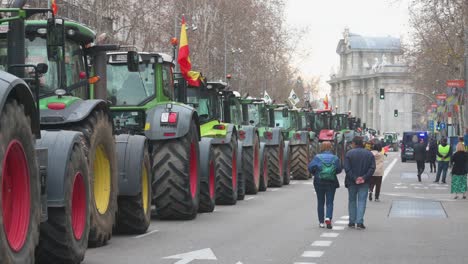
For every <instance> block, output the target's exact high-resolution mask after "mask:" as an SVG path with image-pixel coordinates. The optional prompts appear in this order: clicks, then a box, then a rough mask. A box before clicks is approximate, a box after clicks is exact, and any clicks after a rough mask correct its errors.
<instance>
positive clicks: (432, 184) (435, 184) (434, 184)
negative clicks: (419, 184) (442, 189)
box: [429, 183, 439, 186]
mask: <svg viewBox="0 0 468 264" xmlns="http://www.w3.org/2000/svg"><path fill="white" fill-rule="evenodd" d="M429 186H439V184H437V183H431V184H429Z"/></svg>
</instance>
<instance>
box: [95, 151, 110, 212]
mask: <svg viewBox="0 0 468 264" xmlns="http://www.w3.org/2000/svg"><path fill="white" fill-rule="evenodd" d="M110 193H111V171H110V162H109V158H108V157H107V155H106V152H105V151H104V146H103V145H99V146H98V147H97V149H96V158H95V160H94V201H95V203H96V207H97V210H98V212H99V213H100V214H105V213H106V211H107V208H108V207H109V200H110Z"/></svg>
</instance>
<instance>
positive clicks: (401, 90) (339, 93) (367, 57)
mask: <svg viewBox="0 0 468 264" xmlns="http://www.w3.org/2000/svg"><path fill="white" fill-rule="evenodd" d="M336 52H337V53H338V55H339V56H340V66H339V69H338V70H337V72H332V73H331V75H330V80H329V81H328V83H329V84H330V86H331V93H330V101H331V102H332V104H333V106H334V107H338V108H337V112H339V113H348V112H351V115H353V116H357V117H359V118H361V122H362V123H366V126H367V127H368V128H373V129H376V130H378V131H379V132H380V133H383V132H390V131H395V132H399V133H400V134H402V132H403V131H410V130H412V123H413V110H412V109H413V96H412V95H411V94H408V93H406V92H408V91H412V90H413V87H412V82H411V79H410V76H409V72H408V66H407V65H406V64H405V63H404V62H403V60H402V54H403V51H402V48H401V42H400V39H398V38H394V37H364V36H361V35H357V34H352V33H350V32H349V29H345V32H344V34H343V39H341V40H340V41H339V42H338V47H337V49H336ZM380 89H384V90H385V99H384V100H381V99H380ZM395 110H398V116H397V117H395V116H394V111H395Z"/></svg>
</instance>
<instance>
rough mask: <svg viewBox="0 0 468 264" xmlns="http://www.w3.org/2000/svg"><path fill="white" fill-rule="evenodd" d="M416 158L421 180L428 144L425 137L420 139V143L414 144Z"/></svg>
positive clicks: (419, 179)
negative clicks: (425, 142) (425, 143)
mask: <svg viewBox="0 0 468 264" xmlns="http://www.w3.org/2000/svg"><path fill="white" fill-rule="evenodd" d="M413 150H414V160H415V161H416V165H417V167H418V181H421V174H422V173H423V172H424V168H425V164H424V163H426V146H425V145H424V139H422V138H421V139H420V140H419V142H418V143H416V144H414V147H413Z"/></svg>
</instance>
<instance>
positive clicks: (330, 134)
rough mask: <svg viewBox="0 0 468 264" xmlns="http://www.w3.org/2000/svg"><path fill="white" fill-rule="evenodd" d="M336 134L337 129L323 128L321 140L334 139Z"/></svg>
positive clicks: (320, 135)
mask: <svg viewBox="0 0 468 264" xmlns="http://www.w3.org/2000/svg"><path fill="white" fill-rule="evenodd" d="M334 136H335V131H333V130H331V129H323V130H321V131H320V134H319V140H320V141H333V140H334Z"/></svg>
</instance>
